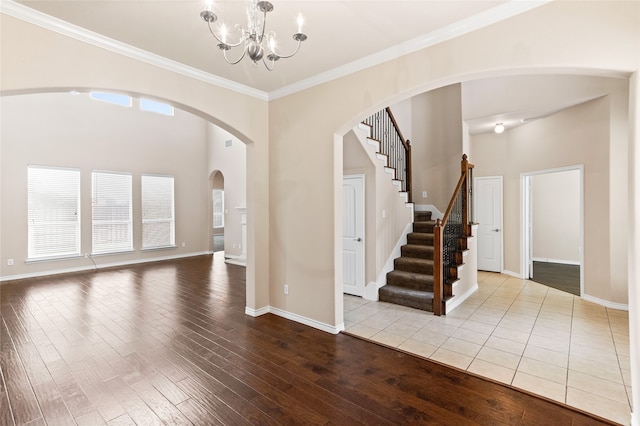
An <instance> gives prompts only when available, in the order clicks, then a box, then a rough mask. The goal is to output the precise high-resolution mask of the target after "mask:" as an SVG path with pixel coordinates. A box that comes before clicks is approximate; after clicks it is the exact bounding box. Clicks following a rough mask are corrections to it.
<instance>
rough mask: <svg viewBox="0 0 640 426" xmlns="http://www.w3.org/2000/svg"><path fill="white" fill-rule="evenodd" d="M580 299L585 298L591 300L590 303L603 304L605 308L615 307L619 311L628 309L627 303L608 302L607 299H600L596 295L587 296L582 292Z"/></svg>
mask: <svg viewBox="0 0 640 426" xmlns="http://www.w3.org/2000/svg"><path fill="white" fill-rule="evenodd" d="M582 299H584V300H586V301H587V302H592V303H595V304H598V305H601V306H604V307H605V308H609V309H617V310H619V311H627V312H628V311H629V305H627V304H624V303H615V302H610V301H608V300H604V299H600V298H598V297H593V296H589V295H588V294H583V295H582Z"/></svg>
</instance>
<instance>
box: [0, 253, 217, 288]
mask: <svg viewBox="0 0 640 426" xmlns="http://www.w3.org/2000/svg"><path fill="white" fill-rule="evenodd" d="M211 254H212V252H210V251H201V252H195V253H186V254H178V255H172V256H160V257H146V258H144V259H135V260H127V261H124V262H112V263H98V264H91V265H88V266H79V267H75V268H65V269H53V270H48V271H41V272H34V273H29V274H21V275H9V276H4V277H0V282H1V283H6V281H13V280H21V279H24V278H36V277H45V276H47V275H59V274H68V273H70V272H82V271H90V270H92V269H93V270H98V269H104V268H113V267H115V266H128V265H136V264H138V263H148V262H160V261H162V260H174V259H182V258H185V257H194V256H204V255H211ZM101 256H102V255H101ZM92 257H95V256H92Z"/></svg>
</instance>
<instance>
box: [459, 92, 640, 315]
mask: <svg viewBox="0 0 640 426" xmlns="http://www.w3.org/2000/svg"><path fill="white" fill-rule="evenodd" d="M617 84H622V85H626V84H627V82H626V81H624V80H620V81H618V82H617ZM626 99H627V98H626V96H625V97H624V99H618V100H614V101H615V102H626ZM611 102H612V101H611V97H610V96H606V97H602V98H599V99H596V100H594V101H591V102H587V103H584V104H582V105H578V106H576V107H573V108H570V109H568V110H565V111H563V112H560V113H557V114H555V115H553V116H551V117H548V118H546V119H544V120H538V121H535V122H532V123H529V124H527V125H525V126H521V127H518V128H516V129H513V130H510V131H507V132H505V133H503V134H501V135H494V134H486V135H477V136H474V137H472V139H471V143H472V145H473V153H474V154H473V155H474V162H475V165H476V168H475V176H496V175H503V176H504V242H505V248H504V253H505V258H504V265H505V269H506V270H508V271H512V272H514V273H517V274H520V272H521V270H520V261H521V259H520V208H519V203H520V201H519V200H520V175H521V173H530V172H536V171H541V170H547V169H553V168H560V167H567V166H575V165H584V199H585V201H584V202H585V205H584V211H585V217H584V221H585V223H584V227H585V236H584V261H585V265H584V282H585V284H584V292H585V295H588V296H591V297H595V298H598V299H601V300H605V301H609V302H613V303H620V304H626V303H627V297H626V288H627V281H626V279H622V280H620V279H618V278H617V277H618V275H617V273H616V272H615V271H613V269H612V264H611V262H610V260H609V259H610V257H611V256H612V255H613V253H616V252H617V251H618V250H619V247H616V244H621V245H622V246H623V247H624V246H625V244H626V243H625V242H616V241H615V238H614V236H613V235H611V234H610V232H609V222H610V220H611V216H610V211H611V208H612V206H614V205H615V204H616V200H613V199H612V198H611V194H610V191H609V187H610V180H611V179H612V176H613V175H616V174H625V175H626V168H627V165H626V163H624V162H623V163H621V164H618V165H617V166H616V168H615V169H611V168H610V167H609V157H610V150H611V149H612V144H611V143H610V126H611V120H610V113H611V108H610V104H611ZM620 184H622V185H624V186H625V188H626V181H625V182H621V183H620ZM627 223H628V222H627V221H626V220H621V221H619V222H618V226H621V227H623V228H626V226H627ZM623 250H626V249H624V248H623ZM620 255H621V256H622V257H626V255H625V254H624V253H622V254H620ZM625 270H626V266H625Z"/></svg>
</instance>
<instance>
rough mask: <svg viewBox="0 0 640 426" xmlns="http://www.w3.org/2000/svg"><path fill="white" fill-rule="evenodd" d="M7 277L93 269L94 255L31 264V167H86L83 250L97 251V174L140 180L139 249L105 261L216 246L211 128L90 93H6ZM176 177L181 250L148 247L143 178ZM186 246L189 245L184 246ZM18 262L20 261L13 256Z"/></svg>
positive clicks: (136, 190) (136, 199) (136, 200)
mask: <svg viewBox="0 0 640 426" xmlns="http://www.w3.org/2000/svg"><path fill="white" fill-rule="evenodd" d="M0 102H1V106H2V128H1V134H0V136H1V138H2V160H1V164H2V168H1V175H0V178H1V180H2V207H1V208H2V218H3V220H2V222H1V228H0V229H1V233H2V241H1V251H2V266H1V267H0V268H1V269H0V271H1V274H0V275H1V276H3V277H11V276H21V275H26V274H38V273H41V272H45V271H52V270H53V271H55V270H64V269H74V268H83V267H84V268H90V267H92V266H93V263H92V262H91V261H90V260H88V259H84V258H81V259H75V260H65V261H56V262H36V263H25V260H26V259H27V166H28V165H31V164H34V165H44V166H59V167H73V168H78V169H80V173H81V175H80V178H81V197H80V198H81V206H80V213H81V217H80V223H81V253H91V172H92V171H94V170H104V171H115V172H127V173H131V174H132V178H133V179H132V180H133V231H134V233H133V247H134V250H135V252H134V253H133V254H114V255H101V256H96V257H94V258H93V261H94V262H95V263H97V264H98V265H105V264H111V263H114V262H132V261H136V260H140V259H152V258H160V257H166V256H184V255H192V254H198V253H204V252H206V251H207V250H209V246H208V241H207V235H208V226H207V223H208V222H207V218H208V213H207V208H206V205H203V204H202V201H201V200H202V199H205V200H206V199H207V197H208V195H207V194H208V191H207V189H208V182H207V172H206V155H205V154H206V152H207V146H206V126H205V122H204V120H202V119H201V118H200V117H197V116H195V115H193V114H191V113H188V112H184V111H180V110H176V111H175V115H174V116H173V117H167V116H163V115H159V114H154V113H150V112H145V111H141V110H140V109H139V108H138V100H137V99H134V102H133V107H131V108H126V107H121V106H117V105H112V104H108V103H105V102H100V101H96V100H91V99H90V98H89V95H88V94H87V93H82V94H78V95H75V96H74V95H71V94H58V93H47V94H32V95H16V96H3V97H1V98H0ZM143 173H152V174H166V175H172V176H174V188H175V219H176V224H175V229H176V233H175V241H176V245H177V247H176V248H174V249H163V250H150V251H141V250H140V248H141V245H142V244H141V241H142V230H141V229H142V226H141V223H142V216H141V203H140V176H141V174H143ZM182 243H184V245H185V247H182ZM9 258H12V259H14V262H15V263H14V265H13V266H7V262H6V260H7V259H9Z"/></svg>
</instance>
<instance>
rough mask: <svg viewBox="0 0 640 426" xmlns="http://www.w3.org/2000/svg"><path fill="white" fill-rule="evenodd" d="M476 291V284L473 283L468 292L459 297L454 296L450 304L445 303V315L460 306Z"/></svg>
mask: <svg viewBox="0 0 640 426" xmlns="http://www.w3.org/2000/svg"><path fill="white" fill-rule="evenodd" d="M476 291H478V283H475V284H474V285H473V286H472V287H471V288H470V289H469V290H467V291H465V292H464V293H463V294H461V295H460V296H456V297H454V298H453V299H451V302H447V313H449V312H451V311H453V310H454V309H455V308H457V307H458V306H460V305H461V304H462V302H464V301H465V300H467V298H468V297H469V296H471V295H472V294H473V293H475V292H476Z"/></svg>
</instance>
